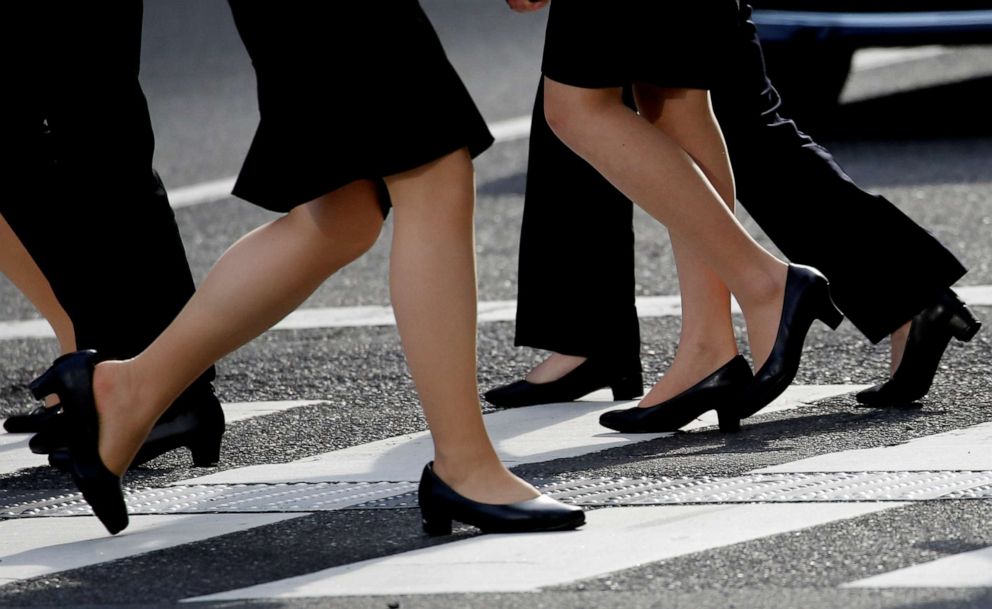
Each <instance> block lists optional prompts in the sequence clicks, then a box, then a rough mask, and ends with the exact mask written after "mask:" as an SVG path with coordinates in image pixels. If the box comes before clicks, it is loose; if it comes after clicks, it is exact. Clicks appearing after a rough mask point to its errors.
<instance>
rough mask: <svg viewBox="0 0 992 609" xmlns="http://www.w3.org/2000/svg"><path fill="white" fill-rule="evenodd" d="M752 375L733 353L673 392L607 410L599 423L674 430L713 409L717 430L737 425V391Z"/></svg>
mask: <svg viewBox="0 0 992 609" xmlns="http://www.w3.org/2000/svg"><path fill="white" fill-rule="evenodd" d="M753 378H754V375H753V374H751V367H750V366H748V364H747V360H745V359H744V357H743V356H740V355H738V356H736V357H734V358H733V359H732V360H730V361H729V362H727V363H726V364H724V365H723V366H721V367H720V368H719V369H717V371H716V372H714V373H712V374H710V375H709V376H707V377H706V378H704V379H703V380H701V381H699V382H698V383H696V384H695V385H693V386H692V387H690V388H688V389H686V390H685V391H683V392H682V393H680V394H678V395H677V396H675V397H673V398H671V399H669V400H665V401H664V402H662V403H660V404H656V405H654V406H648V407H646V408H640V407H637V406H635V407H633V408H625V409H623V410H610V411H609V412H604V413H603V414H602V415H600V417H599V424H600V425H602V426H603V427H609V428H610V429H613V430H615V431H619V432H622V433H659V432H663V431H678V430H679V429H681V428H682V427H685V426H686V425H688V424H689V423H690V422H691V421H693V420H694V419H696V418H698V417H699V416H700V415H702V414H703V413H704V412H706V411H708V410H716V413H717V416H718V417H719V421H720V431H722V432H725V433H726V432H734V431H739V430H740V428H741V419H740V413H739V412H738V410H739V408H740V395H741V393H742V392H743V391H744V389H745V388H746V387H747V386H748V384H749V383H750V382H751V380H752V379H753Z"/></svg>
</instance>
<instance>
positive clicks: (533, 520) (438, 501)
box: [417, 463, 585, 535]
mask: <svg viewBox="0 0 992 609" xmlns="http://www.w3.org/2000/svg"><path fill="white" fill-rule="evenodd" d="M433 465H434V464H433V463H428V464H427V466H426V467H424V472H423V474H422V475H421V478H420V485H419V488H418V492H417V498H418V501H419V503H420V513H421V520H422V523H423V527H424V531H425V532H426V533H427V534H428V535H448V534H450V533H451V529H452V523H453V521H458V522H462V523H464V524H468V525H471V526H474V527H477V528H479V529H480V530H481V531H482V532H483V533H530V532H538V531H563V530H569V529H574V528H577V527H579V526H582V525H583V524H585V514H584V513H583V511H582V509H581V508H578V507H575V506H569V505H565V504H563V503H560V502H558V501H556V500H554V499H552V498H550V497H548V496H546V495H541V494H539V493H537V492H536V491H534V493H533V494H532V493H527V495H530V498H529V499H523V500H519V501H514V500H512V498H511V499H508V500H506V501H508V502H501V503H497V502H482V501H477V500H474V499H469V498H468V497H465V496H464V495H462V494H461V493H459V492H457V491H455V490H454V489H453V488H452V487H451V486H449V485H448V484H447V483H446V482H445V481H444V480H442V479H441V477H440V476H438V474H437V473H436V472H435V471H434V467H433ZM528 486H529V485H528ZM531 488H533V487H531ZM498 501H500V500H498Z"/></svg>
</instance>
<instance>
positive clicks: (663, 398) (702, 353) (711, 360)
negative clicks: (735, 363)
mask: <svg viewBox="0 0 992 609" xmlns="http://www.w3.org/2000/svg"><path fill="white" fill-rule="evenodd" d="M722 342H723V344H722V345H719V346H718V345H716V344H714V341H704V342H696V341H692V342H688V341H683V342H680V343H679V347H678V350H677V351H676V352H675V358H674V359H673V360H672V364H671V365H670V366H669V367H668V369H667V370H665V373H664V374H663V375H662V377H661V379H659V380H658V382H657V383H655V384H654V386H653V387H652V388H651V389H650V391H648V392H647V393H646V394H645V395H644V397H643V398H642V399H641V401H640V403H639V404H638V407H640V408H650V407H653V406H655V405H657V404H661V403H662V402H667V401H668V400H670V399H672V398H674V397H675V396H677V395H679V394H681V393H683V392H685V391H686V390H687V389H689V388H690V387H693V386H694V385H697V384H698V383H699V379H702V378H706V377H707V376H710V375H711V374H713V371H714V370H718V369H719V368H721V367H722V366H724V365H725V364H727V363H728V362H730V361H731V360H733V359H735V358H736V357H737V356H738V355H739V354H738V352H737V343H736V341H735V340H734V339H733V336H731V337H730V338H729V339H724V340H723V341H722ZM748 376H750V375H748Z"/></svg>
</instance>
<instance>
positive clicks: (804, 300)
mask: <svg viewBox="0 0 992 609" xmlns="http://www.w3.org/2000/svg"><path fill="white" fill-rule="evenodd" d="M816 319H819V320H820V321H822V322H823V323H825V324H827V325H828V326H830V328H831V329H834V330H836V329H837V327H838V326H839V325H840V323H841V322H842V321H844V316H843V315H842V314H841V312H840V311H838V310H837V307H836V306H834V303H833V300H831V298H830V282H828V281H827V278H826V277H824V276H823V275H822V274H820V272H819V271H817V270H816V269H814V268H813V267H809V266H802V265H798V264H790V265H789V272H788V276H787V279H786V283H785V296H784V298H783V300H782V317H781V318H780V320H779V325H778V334H777V335H776V336H775V344H774V345H773V346H772V352H771V354H770V355H769V356H768V360H766V361H765V363H764V365H763V366H761V369H760V370H758V372H756V373H755V375H754V380H753V381H752V382H751V384H750V386H749V387H748V388H747V389H746V390H745V392H744V396H743V406H742V408H741V418H742V419H744V418H747V417H749V416H751V415H753V414H755V413H756V412H758V411H759V410H761V409H762V408H764V407H765V406H767V405H768V404H770V403H771V402H772V400H774V399H775V398H777V397H778V396H780V395H782V392H783V391H785V390H786V388H788V386H789V384H790V383H792V380H793V379H794V378H796V373H797V372H798V371H799V361H800V360H801V359H802V354H803V343H804V342H805V341H806V334H807V333H808V332H809V328H810V326H812V325H813V321H814V320H816Z"/></svg>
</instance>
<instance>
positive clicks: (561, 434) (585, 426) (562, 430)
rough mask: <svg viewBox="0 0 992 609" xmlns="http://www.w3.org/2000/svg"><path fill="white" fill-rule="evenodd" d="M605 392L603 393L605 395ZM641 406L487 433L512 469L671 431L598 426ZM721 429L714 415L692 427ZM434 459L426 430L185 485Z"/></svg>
mask: <svg viewBox="0 0 992 609" xmlns="http://www.w3.org/2000/svg"><path fill="white" fill-rule="evenodd" d="M861 388H863V386H861V385H825V386H823V385H816V386H803V385H794V386H792V387H790V388H789V389H788V390H787V391H786V392H785V393H784V394H783V395H782V396H781V397H780V398H779V399H778V400H776V401H775V402H774V403H773V404H771V405H769V407H768V408H767V409H766V410H765V411H762V412H766V411H767V412H775V411H782V410H789V409H792V408H798V407H801V406H802V405H804V404H808V403H810V402H814V401H816V400H820V399H823V398H826V397H830V396H834V395H842V394H845V393H850V392H851V391H857V390H858V389H861ZM600 395H602V394H600ZM633 404H635V402H619V403H617V402H591V401H583V402H572V403H564V404H544V405H541V406H531V407H528V408H516V409H512V410H504V411H502V412H497V413H494V414H490V415H487V416H486V428H487V429H488V430H489V435H490V436H491V437H492V438H493V442H494V444H495V445H496V450H497V451H498V452H499V454H500V457H501V458H502V459H503V461H504V462H505V463H506V464H507V465H509V466H515V465H521V464H523V463H538V462H541V461H549V460H551V459H561V458H566V457H575V456H579V455H586V454H590V453H595V452H599V451H602V450H606V449H609V448H615V447H618V446H626V445H629V444H634V443H637V442H645V441H647V440H652V439H654V438H659V437H662V436H666V435H671V434H620V433H616V432H613V431H610V430H608V429H605V428H603V427H602V426H600V425H599V415H600V414H601V413H603V412H604V411H606V410H610V409H613V408H618V407H619V408H622V407H627V406H631V405H633ZM712 425H716V415H715V413H713V412H712V411H711V412H708V413H706V414H705V415H703V417H701V418H700V419H698V420H696V421H694V422H693V423H690V424H689V425H688V426H687V427H686V429H687V430H691V429H698V428H700V427H708V426H712ZM433 455H434V447H433V445H432V444H431V439H430V435H429V434H428V433H427V432H421V433H416V434H409V435H404V436H397V437H393V438H387V439H385V440H380V441H377V442H370V443H368V444H361V445H359V446H352V447H350V448H345V449H342V450H336V451H333V452H329V453H324V454H322V455H317V456H314V457H307V458H306V459H300V460H298V461H292V462H290V463H274V464H266V465H255V466H251V467H242V468H237V469H230V470H226V471H222V472H217V473H215V474H210V475H207V476H201V477H199V478H193V479H191V480H184V481H181V482H177V483H176V484H179V485H186V484H257V483H279V482H376V481H391V482H400V481H407V480H418V479H419V478H420V472H421V470H422V469H423V467H424V464H425V463H427V462H428V461H430V460H431V459H432V458H433Z"/></svg>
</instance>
